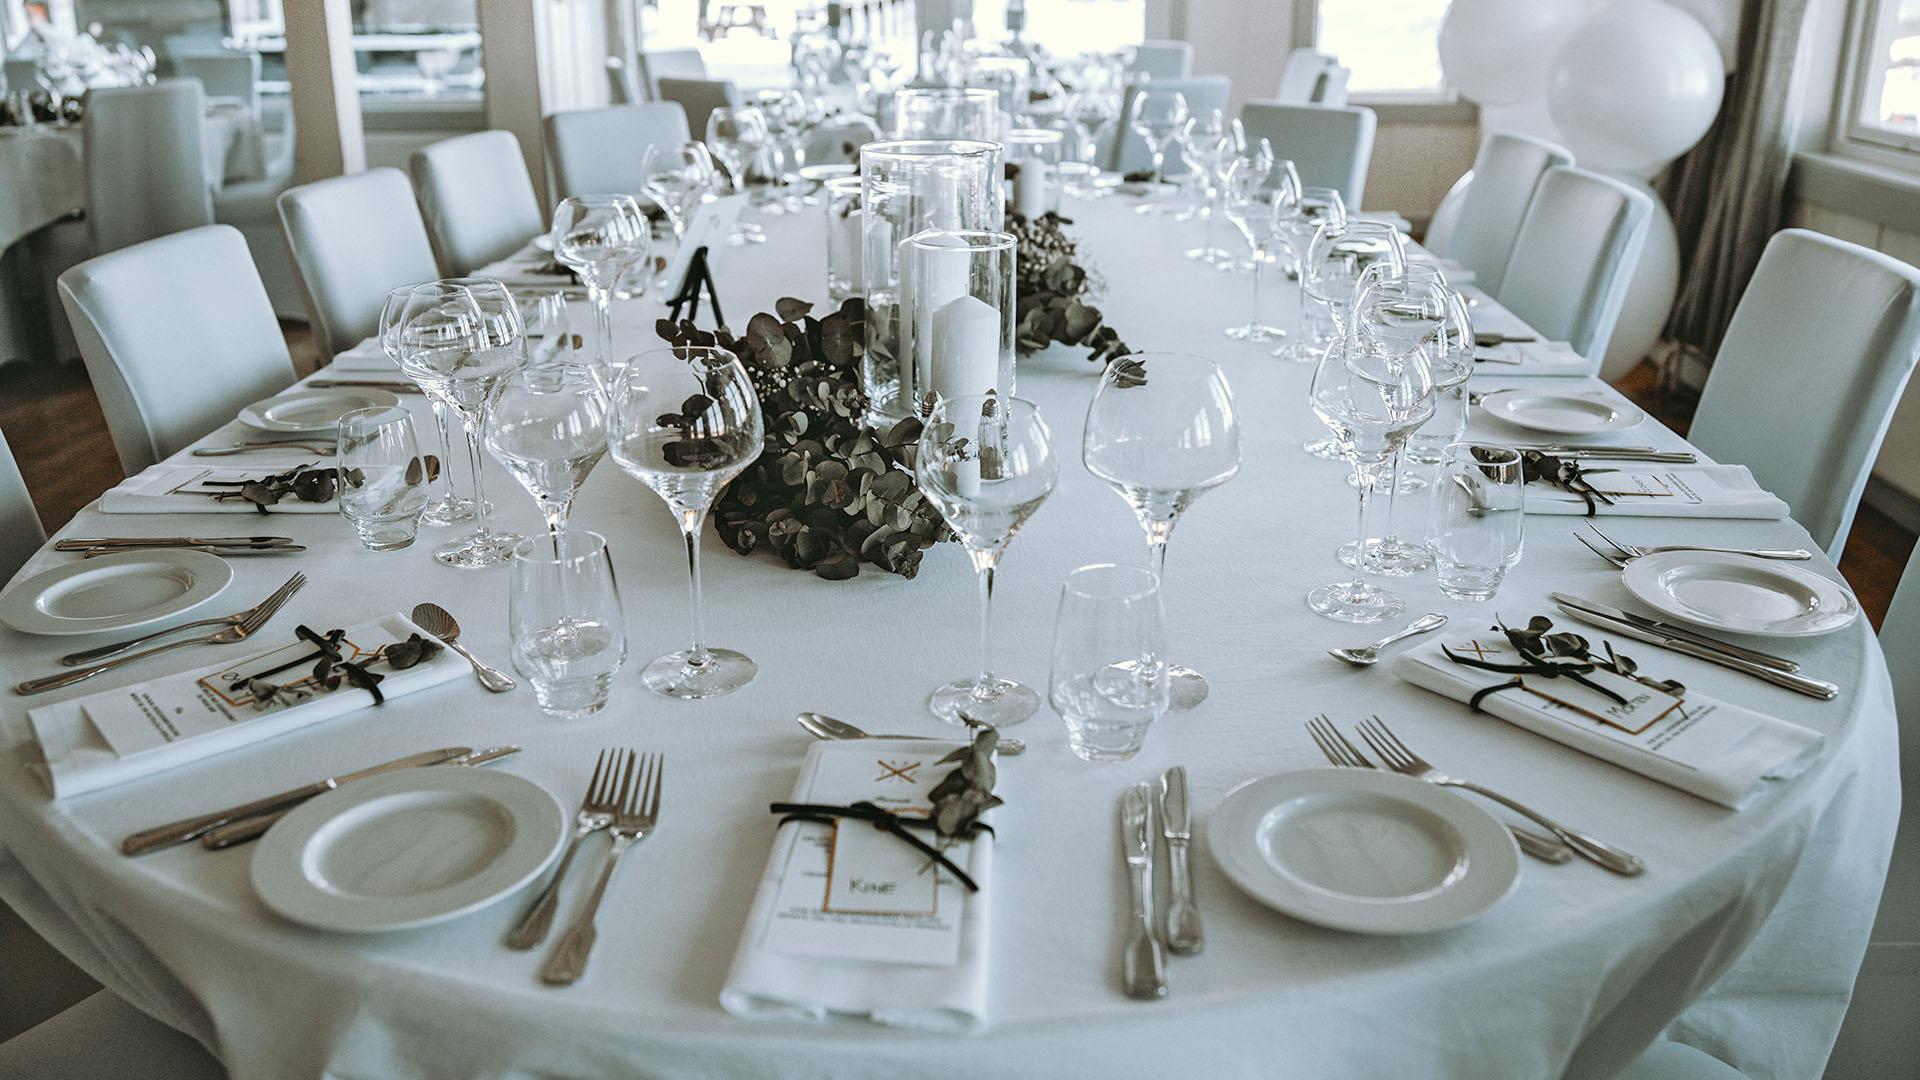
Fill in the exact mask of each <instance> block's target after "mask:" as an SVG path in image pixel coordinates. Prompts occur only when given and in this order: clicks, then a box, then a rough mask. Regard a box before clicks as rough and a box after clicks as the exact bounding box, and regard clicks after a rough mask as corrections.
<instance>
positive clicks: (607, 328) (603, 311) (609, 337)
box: [592, 287, 613, 375]
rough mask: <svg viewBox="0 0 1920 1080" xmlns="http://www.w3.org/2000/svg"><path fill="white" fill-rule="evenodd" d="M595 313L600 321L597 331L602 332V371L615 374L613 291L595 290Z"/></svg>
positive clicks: (600, 350) (599, 351) (600, 351)
mask: <svg viewBox="0 0 1920 1080" xmlns="http://www.w3.org/2000/svg"><path fill="white" fill-rule="evenodd" d="M592 293H593V313H594V316H595V318H596V319H597V320H598V326H597V327H596V329H598V330H599V332H600V348H599V350H598V353H599V356H600V370H601V371H603V372H606V373H607V374H608V375H611V374H613V291H612V289H602V288H598V287H596V288H594V289H593V290H592Z"/></svg>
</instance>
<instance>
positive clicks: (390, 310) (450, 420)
mask: <svg viewBox="0 0 1920 1080" xmlns="http://www.w3.org/2000/svg"><path fill="white" fill-rule="evenodd" d="M414 288H415V286H413V285H402V286H400V287H399V288H397V289H394V290H393V291H392V292H389V293H388V294H387V302H386V304H385V305H384V306H382V307H381V309H380V348H381V351H383V352H385V353H386V354H387V359H389V360H391V361H393V363H394V366H395V367H398V366H399V365H400V328H401V326H402V325H403V324H404V323H405V320H406V310H407V301H408V299H409V298H410V297H411V296H412V295H413V290H414ZM426 399H427V404H428V405H429V406H430V407H432V409H433V426H434V428H435V429H436V430H437V433H438V435H439V437H440V468H439V470H438V473H437V475H436V478H435V479H434V480H433V481H431V482H430V485H429V489H428V491H429V494H428V500H427V507H426V510H425V511H424V512H422V513H421V515H420V523H421V524H422V525H462V524H465V523H466V522H469V521H472V520H473V514H474V503H473V500H472V499H469V498H465V497H463V496H462V495H461V494H460V493H459V491H457V490H455V488H454V484H453V427H454V425H455V424H457V423H459V422H460V421H459V419H458V418H457V417H455V416H454V414H453V406H451V405H449V404H447V402H446V400H445V399H444V398H441V397H440V396H438V395H436V394H427V395H426Z"/></svg>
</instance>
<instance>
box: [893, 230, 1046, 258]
mask: <svg viewBox="0 0 1920 1080" xmlns="http://www.w3.org/2000/svg"><path fill="white" fill-rule="evenodd" d="M934 236H949V237H958V238H960V239H961V240H964V241H966V250H967V251H969V252H970V253H972V254H979V253H981V252H1000V251H1013V250H1014V249H1015V248H1017V247H1018V246H1019V244H1020V238H1019V237H1017V236H1015V235H1013V234H1012V233H1010V232H1001V231H1000V230H998V229H922V230H920V231H919V232H917V233H914V234H913V235H912V236H909V237H907V246H908V247H910V248H912V249H914V250H915V251H954V250H956V249H955V248H953V247H950V246H948V245H945V244H935V243H933V242H932V241H931V240H930V239H929V238H930V237H934Z"/></svg>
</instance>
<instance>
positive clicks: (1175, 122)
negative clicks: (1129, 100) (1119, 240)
mask: <svg viewBox="0 0 1920 1080" xmlns="http://www.w3.org/2000/svg"><path fill="white" fill-rule="evenodd" d="M1187 115H1188V112H1187V97H1186V95H1185V94H1182V93H1180V92H1179V91H1178V90H1155V89H1153V88H1152V87H1150V86H1149V87H1143V88H1141V90H1140V92H1139V93H1137V94H1135V95H1134V96H1133V107H1132V109H1131V110H1129V111H1128V113H1127V126H1128V127H1130V128H1132V129H1133V131H1134V134H1136V135H1139V136H1140V138H1141V139H1142V140H1144V141H1145V142H1146V144H1147V152H1148V153H1150V154H1152V155H1153V179H1152V181H1150V182H1151V183H1152V184H1153V185H1154V188H1155V190H1156V191H1157V190H1158V187H1159V185H1160V184H1161V183H1163V182H1164V180H1163V178H1162V176H1161V170H1162V168H1163V166H1165V165H1166V161H1167V150H1168V149H1169V148H1171V147H1172V146H1173V141H1174V139H1176V138H1178V137H1179V135H1180V129H1181V127H1183V126H1184V125H1185V124H1186V122H1187ZM1161 210H1162V207H1161V206H1160V205H1159V204H1158V203H1147V204H1145V205H1143V206H1136V207H1134V208H1133V211H1134V213H1136V214H1157V213H1160V212H1161Z"/></svg>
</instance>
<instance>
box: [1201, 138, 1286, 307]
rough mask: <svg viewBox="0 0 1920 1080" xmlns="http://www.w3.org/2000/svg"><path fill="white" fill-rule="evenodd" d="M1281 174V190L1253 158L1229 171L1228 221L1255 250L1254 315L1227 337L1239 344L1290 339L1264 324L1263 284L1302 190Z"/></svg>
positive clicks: (1224, 198) (1226, 191)
mask: <svg viewBox="0 0 1920 1080" xmlns="http://www.w3.org/2000/svg"><path fill="white" fill-rule="evenodd" d="M1287 177H1288V174H1286V173H1282V174H1281V183H1280V184H1279V186H1277V187H1271V188H1269V187H1268V186H1267V183H1266V180H1267V177H1266V176H1265V175H1264V174H1263V173H1261V172H1260V170H1259V169H1258V168H1257V166H1256V165H1255V163H1254V162H1253V161H1252V159H1250V158H1241V159H1240V160H1238V161H1235V162H1234V163H1233V165H1232V166H1231V167H1230V168H1229V169H1228V170H1227V179H1226V183H1225V185H1224V192H1223V195H1222V200H1221V201H1222V205H1223V206H1224V207H1225V209H1226V213H1227V220H1228V221H1231V222H1233V224H1234V227H1235V228H1237V229H1239V230H1240V235H1241V236H1243V237H1245V238H1246V241H1247V246H1248V247H1249V248H1250V249H1252V251H1253V312H1252V314H1251V315H1250V316H1249V317H1248V319H1247V322H1246V325H1244V326H1229V327H1227V329H1226V335H1227V336H1228V337H1230V338H1233V339H1234V340H1236V341H1272V340H1274V339H1275V338H1283V337H1286V336H1287V332H1286V331H1285V330H1282V329H1281V328H1280V327H1277V326H1272V325H1269V324H1267V323H1264V322H1262V321H1260V313H1261V305H1260V283H1261V279H1262V278H1264V277H1265V276H1266V269H1267V263H1268V262H1269V261H1271V257H1270V251H1271V249H1272V246H1273V241H1274V236H1275V230H1276V229H1277V228H1278V227H1279V223H1280V220H1281V218H1282V217H1284V216H1286V215H1290V214H1292V213H1293V208H1294V205H1295V204H1296V203H1297V202H1298V201H1299V199H1300V189H1299V188H1297V187H1294V186H1293V185H1292V183H1290V182H1289V181H1288V179H1287Z"/></svg>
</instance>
